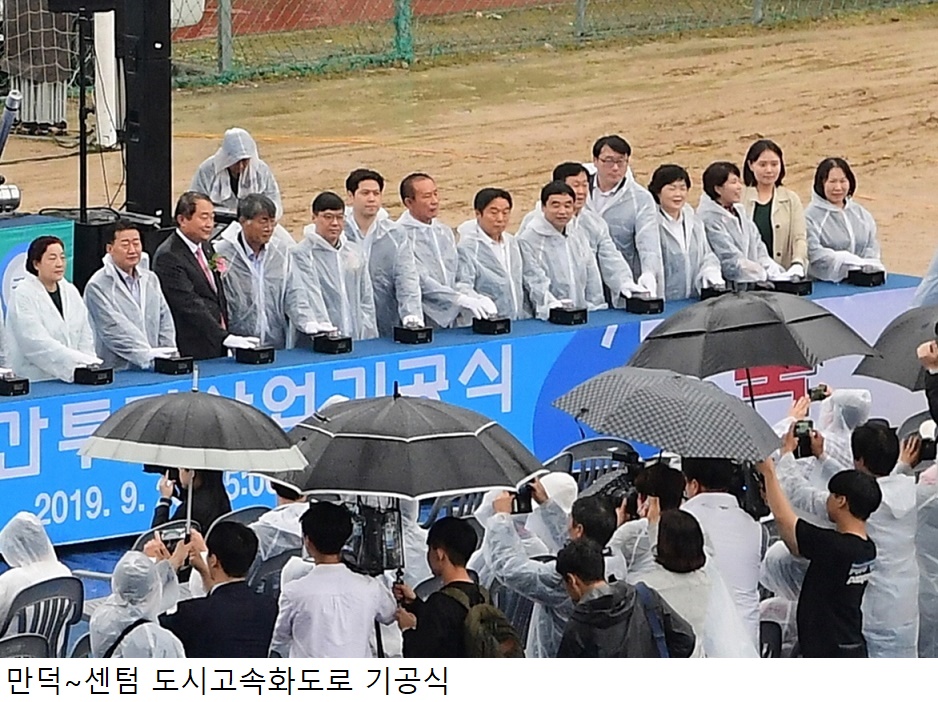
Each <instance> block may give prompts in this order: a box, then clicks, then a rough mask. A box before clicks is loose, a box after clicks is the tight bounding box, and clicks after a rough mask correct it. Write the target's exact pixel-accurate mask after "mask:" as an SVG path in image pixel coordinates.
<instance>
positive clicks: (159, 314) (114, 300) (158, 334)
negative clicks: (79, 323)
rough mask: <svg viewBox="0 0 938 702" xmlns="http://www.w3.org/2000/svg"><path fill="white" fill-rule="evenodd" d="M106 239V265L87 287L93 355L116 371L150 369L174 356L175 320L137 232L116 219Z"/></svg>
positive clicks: (126, 222) (86, 296)
mask: <svg viewBox="0 0 938 702" xmlns="http://www.w3.org/2000/svg"><path fill="white" fill-rule="evenodd" d="M108 234H109V236H108V239H109V241H108V243H107V254H106V255H105V257H104V266H103V267H102V268H99V269H98V270H97V271H96V272H95V274H94V275H93V276H91V279H90V280H89V281H88V284H87V285H86V286H85V306H86V307H87V308H88V317H89V319H90V321H91V326H92V328H93V329H94V337H95V353H97V354H98V356H99V357H100V358H101V359H102V360H103V361H104V363H105V364H106V365H108V366H110V367H111V368H114V369H115V370H124V369H126V368H149V367H150V365H152V363H153V359H154V358H158V357H161V356H172V355H174V354H175V353H176V327H175V325H174V324H173V317H172V315H171V314H170V311H169V305H167V304H166V298H165V297H163V291H162V290H161V289H160V281H159V280H158V279H157V277H156V274H155V273H153V272H151V271H150V267H149V258H148V256H147V255H146V253H144V251H143V244H142V243H141V241H140V232H139V231H138V230H137V227H135V226H134V225H133V223H131V222H129V221H127V220H126V219H119V220H118V221H117V222H116V223H114V224H113V225H112V226H111V227H109V230H108Z"/></svg>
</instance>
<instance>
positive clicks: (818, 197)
mask: <svg viewBox="0 0 938 702" xmlns="http://www.w3.org/2000/svg"><path fill="white" fill-rule="evenodd" d="M856 190H857V178H856V176H855V175H854V174H853V170H852V169H851V168H850V164H849V163H847V162H846V161H845V160H844V159H842V158H839V157H832V158H825V159H824V160H823V161H821V162H820V163H819V164H818V167H817V170H816V171H815V173H814V193H813V194H812V196H811V204H810V205H808V208H807V209H806V210H805V212H804V214H805V219H806V220H807V227H808V260H809V266H808V272H809V273H810V274H811V276H812V277H814V278H817V279H818V280H829V281H832V282H839V281H841V280H843V279H844V278H846V277H847V274H848V273H849V272H850V271H851V270H859V269H867V270H872V271H885V270H886V267H885V266H884V265H883V262H882V260H881V253H880V248H879V240H878V238H877V235H876V221H875V220H874V219H873V215H871V214H870V213H869V211H867V209H866V208H865V207H863V206H862V205H860V204H857V202H856V201H855V200H854V199H853V195H854V193H855V192H856Z"/></svg>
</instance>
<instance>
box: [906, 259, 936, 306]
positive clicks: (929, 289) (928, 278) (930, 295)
mask: <svg viewBox="0 0 938 702" xmlns="http://www.w3.org/2000/svg"><path fill="white" fill-rule="evenodd" d="M929 305H938V251H935V256H934V258H932V260H931V264H930V265H929V266H928V270H927V271H926V272H925V275H924V277H923V278H922V282H921V283H919V284H918V287H917V288H916V289H915V296H914V297H913V298H912V307H928V306H929Z"/></svg>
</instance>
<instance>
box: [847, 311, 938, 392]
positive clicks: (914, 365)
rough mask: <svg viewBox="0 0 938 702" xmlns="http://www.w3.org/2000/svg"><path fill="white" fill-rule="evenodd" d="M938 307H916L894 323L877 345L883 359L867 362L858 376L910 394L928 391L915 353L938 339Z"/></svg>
mask: <svg viewBox="0 0 938 702" xmlns="http://www.w3.org/2000/svg"><path fill="white" fill-rule="evenodd" d="M936 322H938V305H931V306H929V307H913V308H912V309H910V310H907V311H905V312H903V313H902V314H900V315H899V316H898V317H896V318H895V319H894V320H892V321H891V322H890V323H889V325H888V326H887V327H886V328H885V329H883V333H882V334H880V335H879V338H878V339H877V340H876V343H875V344H873V348H875V349H876V350H877V351H879V353H881V354H882V356H881V357H880V358H864V359H863V361H862V362H861V363H860V365H859V366H857V369H856V370H855V371H854V374H855V375H863V376H866V377H867V378H878V379H879V380H885V381H887V382H890V383H895V384H896V385H901V386H902V387H904V388H907V389H909V390H913V391H915V390H924V389H925V373H926V372H927V371H926V370H925V369H924V368H922V365H921V364H920V363H919V361H918V357H917V356H916V355H915V350H916V349H917V348H918V346H919V345H920V344H923V343H925V342H926V341H934V340H935V338H936V336H938V328H936V324H935V323H936Z"/></svg>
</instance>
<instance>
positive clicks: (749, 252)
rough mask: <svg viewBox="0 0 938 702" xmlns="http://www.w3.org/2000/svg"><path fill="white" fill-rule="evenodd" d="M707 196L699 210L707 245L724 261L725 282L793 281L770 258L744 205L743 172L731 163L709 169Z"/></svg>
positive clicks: (714, 165) (701, 199)
mask: <svg viewBox="0 0 938 702" xmlns="http://www.w3.org/2000/svg"><path fill="white" fill-rule="evenodd" d="M703 189H704V194H703V195H702V196H701V197H700V204H699V205H698V206H697V216H698V217H700V219H701V220H703V223H704V229H705V230H706V232H707V241H708V242H709V243H710V248H712V249H713V253H715V254H716V255H717V258H719V259H720V266H721V268H722V269H723V279H724V280H726V281H727V282H730V283H759V282H763V281H765V280H782V279H788V278H790V277H791V275H790V274H788V273H787V272H786V271H785V269H784V268H782V267H781V266H780V265H778V264H777V263H776V262H775V261H773V260H772V257H771V256H769V252H768V250H766V248H765V244H764V243H763V242H762V236H761V235H760V234H759V229H758V228H757V227H756V225H755V223H754V222H753V221H752V219H750V218H749V215H747V214H746V210H745V209H744V208H743V206H742V205H741V204H740V202H741V201H742V197H743V181H741V180H740V179H739V169H738V168H737V167H736V165H735V164H732V163H729V162H727V161H717V162H715V163H711V164H710V165H709V166H707V169H706V170H705V171H704V174H703Z"/></svg>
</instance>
